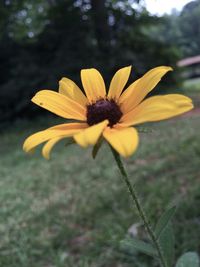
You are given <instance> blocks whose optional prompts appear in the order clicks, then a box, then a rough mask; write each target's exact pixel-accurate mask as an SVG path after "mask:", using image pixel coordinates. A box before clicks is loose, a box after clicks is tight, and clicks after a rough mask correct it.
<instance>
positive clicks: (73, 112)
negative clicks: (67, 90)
mask: <svg viewBox="0 0 200 267" xmlns="http://www.w3.org/2000/svg"><path fill="white" fill-rule="evenodd" d="M32 102H34V103H35V104H37V105H38V106H41V107H43V108H45V109H47V110H49V111H51V112H53V113H55V114H56V115H58V116H61V117H63V118H66V119H76V120H86V108H85V107H83V106H82V105H80V104H79V103H77V102H75V101H74V100H72V99H70V98H69V97H67V96H65V95H62V94H59V93H57V92H54V91H51V90H42V91H39V92H38V93H37V94H36V95H35V96H34V97H33V98H32Z"/></svg>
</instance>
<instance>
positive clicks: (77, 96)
mask: <svg viewBox="0 0 200 267" xmlns="http://www.w3.org/2000/svg"><path fill="white" fill-rule="evenodd" d="M59 93H60V94H63V95H65V96H67V97H69V98H71V99H72V100H74V101H75V102H78V103H79V104H80V105H82V106H84V107H85V106H86V105H87V104H88V100H87V97H86V96H85V95H84V94H83V92H82V91H81V89H80V88H79V87H78V86H77V85H76V84H75V83H74V82H73V81H72V80H70V79H68V78H62V79H61V80H60V81H59Z"/></svg>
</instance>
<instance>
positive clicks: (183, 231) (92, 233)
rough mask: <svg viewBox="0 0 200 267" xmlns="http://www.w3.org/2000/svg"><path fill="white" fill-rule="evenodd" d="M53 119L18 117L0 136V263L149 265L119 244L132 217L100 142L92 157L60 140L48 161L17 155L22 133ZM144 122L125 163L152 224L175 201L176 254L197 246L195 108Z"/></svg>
mask: <svg viewBox="0 0 200 267" xmlns="http://www.w3.org/2000/svg"><path fill="white" fill-rule="evenodd" d="M195 99H196V98H195ZM59 122H60V121H58V120H56V119H53V120H48V121H45V122H43V121H41V120H38V121H32V122H23V123H22V122H18V123H15V124H14V125H12V126H11V127H10V128H9V129H8V130H7V131H5V132H3V133H1V147H0V150H1V153H0V164H1V166H0V178H1V179H0V203H1V208H0V236H1V239H0V266H4V267H64V266H65V267H66V266H67V267H74V266H76V267H89V266H90V267H100V266H104V267H130V266H142V267H145V266H148V267H149V265H148V264H147V265H145V263H144V262H143V260H144V261H145V260H147V262H148V263H149V258H143V257H140V255H139V256H138V257H136V258H135V256H131V255H125V254H124V253H122V251H121V249H120V246H119V241H120V240H121V239H123V238H124V237H125V235H126V234H127V230H128V228H129V227H130V226H131V225H132V224H133V223H136V222H138V217H137V214H136V212H135V209H132V206H131V202H130V199H129V196H128V194H127V190H126V188H125V186H124V184H123V181H122V179H121V177H120V175H119V173H118V170H117V168H116V166H115V163H114V161H113V158H112V155H111V153H110V151H109V149H108V147H107V146H104V147H103V149H102V150H101V151H100V153H99V154H98V156H97V159H96V160H92V158H91V150H83V149H81V148H79V147H77V146H71V147H67V148H65V147H63V144H64V143H62V144H59V145H58V146H57V147H56V148H55V149H54V151H53V153H52V160H51V161H45V160H44V159H43V158H42V157H41V155H40V153H39V152H38V151H37V152H36V154H34V155H33V156H29V155H26V154H24V153H23V151H22V149H21V146H22V143H23V140H24V138H25V137H26V136H28V135H29V134H30V133H33V132H35V131H37V130H39V129H43V128H46V127H47V126H49V125H54V124H55V123H59ZM35 125H37V126H35ZM147 127H148V129H150V132H148V133H142V134H141V135H140V136H141V141H140V147H139V149H138V151H137V153H136V154H135V155H134V156H133V157H131V158H129V159H128V160H126V167H127V169H128V172H129V173H130V177H131V179H132V182H133V183H136V186H137V188H138V191H139V194H140V197H141V200H142V202H143V203H144V205H145V209H146V211H147V213H148V215H149V216H150V218H151V220H152V221H154V222H155V220H156V218H158V217H159V215H160V214H161V213H162V212H163V211H164V210H165V209H166V207H167V206H168V205H169V204H170V203H171V202H175V201H176V202H178V203H179V208H178V211H177V214H176V216H175V219H174V226H175V234H176V244H177V246H176V247H177V249H176V255H177V256H178V255H180V253H182V252H185V251H188V250H196V251H199V249H200V239H199V233H200V210H199V207H200V168H199V166H200V135H199V128H200V113H199V112H193V113H192V114H188V115H184V116H182V117H179V118H177V119H173V120H169V121H165V122H161V123H156V124H155V125H153V124H151V125H149V126H147ZM197 233H198V234H197ZM139 262H140V263H139ZM140 264H141V265H140ZM151 266H153V265H151Z"/></svg>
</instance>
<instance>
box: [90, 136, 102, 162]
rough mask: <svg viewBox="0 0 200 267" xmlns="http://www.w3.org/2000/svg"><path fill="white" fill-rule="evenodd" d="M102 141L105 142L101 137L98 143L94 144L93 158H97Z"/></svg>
mask: <svg viewBox="0 0 200 267" xmlns="http://www.w3.org/2000/svg"><path fill="white" fill-rule="evenodd" d="M102 143H103V138H100V139H99V140H98V141H97V143H96V145H94V147H93V149H92V157H93V159H95V158H96V156H97V153H98V151H99V149H100V147H101V145H102Z"/></svg>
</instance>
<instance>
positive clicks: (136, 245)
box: [120, 238, 157, 257]
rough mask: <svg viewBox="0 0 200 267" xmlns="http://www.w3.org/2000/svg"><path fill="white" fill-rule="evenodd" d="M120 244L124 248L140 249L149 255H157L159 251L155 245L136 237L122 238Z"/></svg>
mask: <svg viewBox="0 0 200 267" xmlns="http://www.w3.org/2000/svg"><path fill="white" fill-rule="evenodd" d="M120 244H121V246H122V249H124V250H138V251H140V252H142V253H144V254H147V255H149V256H152V257H157V251H156V250H155V249H154V247H153V246H152V245H151V244H149V243H146V242H144V241H142V240H139V239H136V238H127V239H125V240H122V241H121V242H120Z"/></svg>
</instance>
